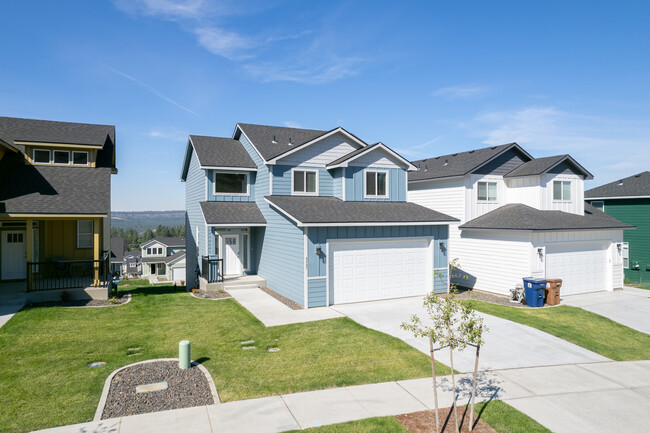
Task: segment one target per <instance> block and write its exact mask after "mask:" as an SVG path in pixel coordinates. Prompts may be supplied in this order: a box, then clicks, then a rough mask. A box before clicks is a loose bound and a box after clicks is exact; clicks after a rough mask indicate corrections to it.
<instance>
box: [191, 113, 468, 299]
mask: <svg viewBox="0 0 650 433" xmlns="http://www.w3.org/2000/svg"><path fill="white" fill-rule="evenodd" d="M414 169H415V167H414V166H413V165H412V164H411V163H410V162H409V161H407V160H406V159H404V158H403V157H401V156H400V155H398V154H397V153H396V152H395V151H393V150H391V149H390V148H389V147H388V146H386V145H384V144H382V143H376V144H372V145H368V144H366V143H365V142H364V141H362V140H361V139H359V138H358V137H356V136H354V135H353V134H350V133H349V132H347V131H346V130H344V129H343V128H340V127H339V128H335V129H332V130H330V131H320V130H309V129H297V128H285V127H275V126H262V125H251V124H243V123H239V124H237V126H236V127H235V132H234V133H233V135H232V138H219V137H205V136H196V135H190V136H189V139H188V143H187V150H186V153H185V159H184V162H183V170H182V175H181V180H182V181H184V182H185V183H186V206H187V207H186V209H187V214H186V226H187V227H186V239H187V280H188V284H189V287H199V284H200V282H199V278H202V276H201V274H202V272H201V271H202V270H201V267H202V266H203V264H202V263H203V260H202V258H203V257H218V258H219V259H222V260H223V263H222V264H223V267H222V269H223V274H224V276H225V277H226V279H230V278H235V277H237V276H241V275H258V276H260V277H262V278H264V280H265V281H266V286H267V287H268V288H269V289H271V290H273V291H275V292H277V293H279V294H280V295H282V296H284V297H286V298H288V299H290V300H291V301H294V302H296V303H298V304H300V305H303V306H304V307H305V308H307V307H317V306H326V305H332V304H338V303H348V302H359V301H369V300H377V299H388V298H397V297H404V296H413V295H419V294H424V293H427V292H430V291H432V290H435V291H436V292H445V291H447V289H448V281H447V266H448V264H447V238H448V232H449V228H448V227H449V223H450V222H456V221H458V220H457V219H455V218H453V217H450V216H448V215H444V214H441V213H440V212H436V211H434V210H431V209H428V208H426V207H424V206H420V205H417V204H415V203H409V202H407V201H406V191H407V176H406V173H407V171H410V170H414ZM206 263H207V262H206ZM203 275H205V273H203ZM204 283H205V281H204Z"/></svg>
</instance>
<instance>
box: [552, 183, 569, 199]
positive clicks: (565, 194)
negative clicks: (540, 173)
mask: <svg viewBox="0 0 650 433" xmlns="http://www.w3.org/2000/svg"><path fill="white" fill-rule="evenodd" d="M553 200H557V201H571V182H570V181H566V180H554V181H553Z"/></svg>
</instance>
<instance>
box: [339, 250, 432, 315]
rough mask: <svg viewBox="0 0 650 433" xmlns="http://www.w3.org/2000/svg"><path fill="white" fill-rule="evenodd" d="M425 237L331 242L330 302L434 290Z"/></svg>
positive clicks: (381, 297) (430, 258)
mask: <svg viewBox="0 0 650 433" xmlns="http://www.w3.org/2000/svg"><path fill="white" fill-rule="evenodd" d="M429 243H430V242H429V240H427V239H405V240H387V241H369V242H367V241H357V242H333V243H331V244H330V246H329V248H330V251H329V257H330V263H329V270H328V272H329V280H330V304H341V303H348V302H362V301H374V300H378V299H389V298H399V297H405V296H415V295H422V294H425V293H427V292H430V291H432V290H433V255H432V251H431V248H430V246H429Z"/></svg>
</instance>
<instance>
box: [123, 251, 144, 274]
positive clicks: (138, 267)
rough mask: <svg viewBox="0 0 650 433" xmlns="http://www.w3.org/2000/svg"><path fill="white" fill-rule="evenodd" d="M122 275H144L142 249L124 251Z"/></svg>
mask: <svg viewBox="0 0 650 433" xmlns="http://www.w3.org/2000/svg"><path fill="white" fill-rule="evenodd" d="M122 275H124V276H129V277H140V276H141V275H142V257H141V253H140V251H129V252H127V253H124V262H123V263H122Z"/></svg>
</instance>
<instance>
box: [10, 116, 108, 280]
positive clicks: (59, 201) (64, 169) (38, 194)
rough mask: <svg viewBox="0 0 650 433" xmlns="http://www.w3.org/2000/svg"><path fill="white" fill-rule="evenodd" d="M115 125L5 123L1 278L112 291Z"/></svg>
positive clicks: (13, 119) (33, 120)
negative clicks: (110, 254) (109, 281)
mask: <svg viewBox="0 0 650 433" xmlns="http://www.w3.org/2000/svg"><path fill="white" fill-rule="evenodd" d="M116 173H117V169H116V168H115V127H114V126H109V125H94V124H85V123H68V122H53V121H45V120H35V119H20V118H11V117H0V237H1V242H0V262H1V266H0V279H1V280H20V281H25V282H26V289H27V290H28V291H32V290H40V289H69V288H77V287H82V286H83V287H85V286H87V285H92V286H99V287H106V285H107V282H106V281H104V280H105V279H106V275H107V274H108V272H107V271H108V267H109V257H108V250H109V248H110V209H111V174H116Z"/></svg>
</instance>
